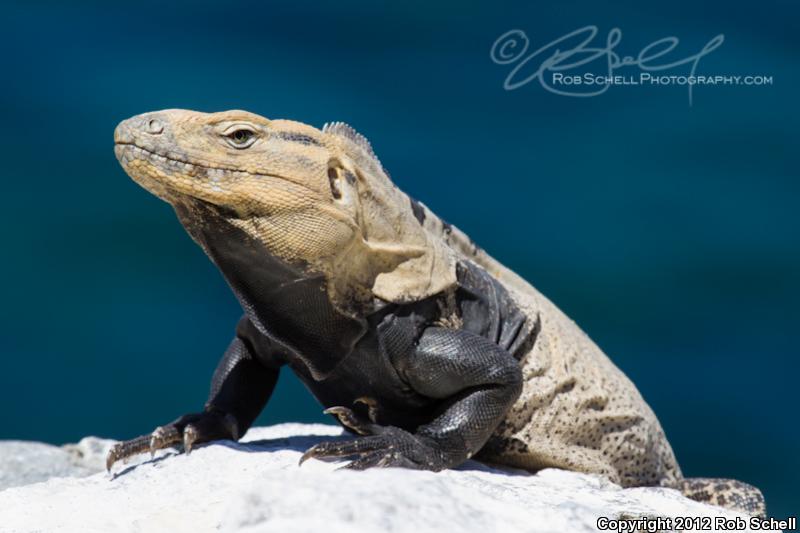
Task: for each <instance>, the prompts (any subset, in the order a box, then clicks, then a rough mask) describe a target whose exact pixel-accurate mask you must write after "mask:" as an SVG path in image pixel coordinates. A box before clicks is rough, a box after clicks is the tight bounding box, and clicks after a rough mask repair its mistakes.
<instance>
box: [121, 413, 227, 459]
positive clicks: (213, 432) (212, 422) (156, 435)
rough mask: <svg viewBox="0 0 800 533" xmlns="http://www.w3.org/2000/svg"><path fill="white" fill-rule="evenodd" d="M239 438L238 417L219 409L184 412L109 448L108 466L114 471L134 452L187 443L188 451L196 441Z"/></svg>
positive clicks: (198, 442)
mask: <svg viewBox="0 0 800 533" xmlns="http://www.w3.org/2000/svg"><path fill="white" fill-rule="evenodd" d="M238 438H239V434H238V428H237V424H236V420H235V419H234V418H233V417H232V416H230V415H225V414H223V413H219V412H203V413H196V414H190V415H184V416H182V417H180V418H179V419H177V420H175V421H174V422H172V423H170V424H167V425H166V426H160V427H158V428H156V430H155V431H153V432H152V433H151V434H150V435H142V436H141V437H136V438H135V439H131V440H126V441H123V442H119V443H117V444H115V445H114V446H113V447H112V448H111V450H110V451H109V452H108V457H107V458H106V469H107V470H108V471H111V467H112V466H114V463H116V462H117V461H119V460H127V459H128V458H130V457H133V456H134V455H138V454H140V453H145V452H150V454H151V455H152V454H154V453H155V452H156V451H157V450H161V449H164V448H169V447H170V446H177V445H183V449H184V451H185V452H186V453H187V454H188V453H190V452H191V451H192V447H193V446H194V445H195V444H200V443H203V442H209V441H212V440H220V439H231V440H237V439H238Z"/></svg>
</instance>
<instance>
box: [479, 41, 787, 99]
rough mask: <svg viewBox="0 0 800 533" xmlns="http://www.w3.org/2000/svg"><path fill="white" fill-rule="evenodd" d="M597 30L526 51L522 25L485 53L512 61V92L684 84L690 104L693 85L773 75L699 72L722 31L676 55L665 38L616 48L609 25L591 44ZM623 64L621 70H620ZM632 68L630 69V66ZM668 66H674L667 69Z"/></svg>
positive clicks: (765, 80)
mask: <svg viewBox="0 0 800 533" xmlns="http://www.w3.org/2000/svg"><path fill="white" fill-rule="evenodd" d="M598 32H599V30H598V28H597V26H585V27H583V28H579V29H577V30H575V31H572V32H570V33H568V34H566V35H564V36H562V37H559V38H558V39H556V40H554V41H551V42H549V43H547V44H545V45H544V46H541V47H539V48H538V49H536V50H534V51H532V52H528V49H529V48H530V40H529V39H528V36H527V35H526V34H525V32H524V31H522V30H517V29H515V30H510V31H507V32H505V33H504V34H503V35H501V36H500V37H498V38H497V40H496V41H495V42H494V44H493V45H492V49H491V51H490V52H489V56H490V57H491V58H492V61H494V62H495V63H497V64H499V65H512V64H513V65H514V67H513V68H512V69H511V72H509V73H508V75H507V76H506V79H505V81H504V82H503V88H504V89H505V90H507V91H513V90H514V89H518V88H520V87H523V86H525V85H527V84H529V83H531V82H534V81H538V82H539V84H540V85H541V86H542V87H543V88H544V89H545V90H547V91H549V92H551V93H555V94H559V95H563V96H576V97H591V96H598V95H601V94H603V93H605V92H606V91H608V90H609V89H610V88H611V87H614V86H625V85H627V86H631V85H654V86H657V85H685V86H686V87H688V92H689V105H692V89H693V88H694V86H695V85H772V82H773V80H772V76H762V75H753V76H749V75H748V76H742V75H702V74H698V73H697V69H698V65H699V64H700V60H702V59H703V58H704V57H706V56H707V55H709V54H711V53H712V52H713V51H714V50H716V49H717V48H719V47H720V46H722V43H723V42H725V36H724V35H723V34H719V35H716V36H715V37H713V38H712V39H711V40H709V41H708V42H707V43H706V44H705V45H704V46H703V47H702V48H701V49H700V50H698V51H696V52H694V53H691V54H688V55H682V56H678V57H677V58H676V57H675V55H676V54H675V53H673V52H674V51H675V50H676V49H677V48H678V46H679V45H680V41H679V39H678V38H677V37H664V38H662V39H658V40H656V41H653V42H652V43H650V44H648V45H647V46H645V47H644V48H642V49H641V50H640V51H639V53H638V54H637V55H636V56H630V55H621V54H620V53H618V52H617V51H616V49H617V45H618V44H619V43H620V41H621V40H622V30H620V29H619V28H613V29H612V30H611V31H609V32H608V36H607V37H606V41H605V43H604V44H603V43H601V44H593V42H594V41H595V38H596V37H597V34H598ZM621 69H626V70H625V71H624V72H625V73H622V72H619V71H620V70H621ZM632 70H634V71H636V70H638V72H634V73H633V74H631V73H630V71H632ZM668 71H673V72H675V71H679V73H669V72H668Z"/></svg>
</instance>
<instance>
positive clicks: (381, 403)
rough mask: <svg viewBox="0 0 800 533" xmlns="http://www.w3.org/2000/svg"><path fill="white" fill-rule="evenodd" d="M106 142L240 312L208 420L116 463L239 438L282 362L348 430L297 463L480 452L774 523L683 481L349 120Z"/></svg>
mask: <svg viewBox="0 0 800 533" xmlns="http://www.w3.org/2000/svg"><path fill="white" fill-rule="evenodd" d="M114 137H115V152H116V155H117V158H118V159H119V161H120V164H121V165H122V167H123V168H124V169H125V171H126V172H127V173H128V174H129V175H130V176H131V177H132V178H133V179H134V180H135V181H136V182H137V183H139V184H140V185H142V186H143V187H144V188H145V189H147V190H148V191H150V192H151V193H153V194H154V195H156V196H158V197H159V198H161V199H162V200H164V201H166V202H168V203H169V204H171V205H172V206H173V207H174V209H175V212H176V214H177V216H178V219H179V220H180V222H181V223H182V224H183V226H184V227H185V228H186V230H187V232H188V233H189V235H190V236H191V237H192V238H193V239H194V240H195V241H196V242H197V244H198V245H200V246H201V247H202V248H203V250H204V251H205V252H206V254H207V255H208V256H209V258H210V259H211V260H212V261H213V262H214V264H215V265H216V266H217V267H218V268H219V270H220V272H221V273H222V275H223V277H224V278H225V279H226V281H227V282H228V284H229V285H230V287H231V289H232V291H233V293H234V294H235V295H236V297H237V298H238V300H239V302H240V304H241V306H242V310H243V317H242V319H241V321H240V323H239V326H238V327H237V330H236V335H235V337H234V339H233V341H232V342H231V345H230V347H229V348H228V350H227V352H226V353H225V355H224V356H223V358H222V361H221V362H220V364H219V366H218V367H217V370H216V372H215V373H214V376H213V378H212V387H211V393H210V395H209V399H208V402H207V403H206V406H205V408H204V409H203V411H202V412H200V413H195V414H191V415H185V416H183V417H180V418H179V419H177V420H176V421H174V422H173V423H171V424H167V425H166V426H162V427H161V428H158V429H157V430H156V431H155V432H154V433H153V434H152V435H149V436H143V437H139V438H136V439H133V440H131V441H127V442H124V443H120V444H119V445H117V446H116V447H115V448H114V449H113V450H112V451H111V452H110V454H109V457H108V466H109V468H111V466H112V465H113V464H114V462H115V461H118V460H122V459H125V458H127V457H129V456H131V455H133V454H136V453H141V452H142V451H147V450H151V451H152V450H156V449H159V448H162V447H166V446H174V445H183V447H184V449H185V450H186V451H187V452H188V451H190V450H191V449H192V447H193V446H195V445H197V444H200V443H203V442H208V441H211V440H216V439H223V438H228V439H237V438H239V436H241V435H243V434H244V433H245V432H246V431H247V429H248V428H249V427H250V425H251V424H252V422H253V420H255V418H256V416H257V415H258V413H259V412H261V410H262V409H263V408H264V406H265V405H266V404H267V401H268V400H269V397H270V395H271V394H272V391H273V389H274V387H275V383H276V382H277V379H278V373H279V372H280V369H281V368H284V367H288V368H289V369H290V370H292V371H293V372H295V373H296V374H297V375H298V377H299V378H300V379H301V380H302V381H303V382H304V383H305V384H306V386H307V387H308V389H309V390H310V392H311V393H312V394H313V395H314V396H315V397H316V398H317V399H318V400H319V401H320V403H321V404H322V405H324V406H325V407H326V412H327V413H328V414H330V415H331V416H334V417H336V419H337V420H338V421H339V422H340V423H341V424H342V425H343V426H344V427H345V428H347V429H348V430H349V431H351V432H352V433H353V434H354V437H353V438H352V439H348V440H344V441H342V440H339V441H331V442H323V443H321V444H318V445H317V446H315V447H313V448H312V449H310V450H308V452H306V454H305V455H304V456H303V460H307V459H310V458H326V457H341V458H350V459H352V461H351V462H350V463H348V464H347V467H348V468H351V469H356V470H360V469H365V468H373V467H386V466H398V467H406V468H418V469H426V470H442V469H445V468H450V467H453V466H457V465H458V464H460V463H462V462H463V461H465V460H466V459H467V458H470V457H473V456H476V457H477V458H478V459H482V460H485V461H491V462H495V463H500V464H505V465H511V466H516V467H521V468H525V469H527V470H530V471H532V472H535V471H537V470H539V469H542V468H547V467H557V468H564V469H569V470H575V471H580V472H587V473H594V474H599V475H603V476H605V477H607V478H608V479H610V480H611V481H613V482H615V483H618V484H620V485H621V486H623V487H635V486H660V487H671V488H675V489H678V490H680V491H682V492H683V493H684V494H686V495H687V496H689V497H691V498H693V499H696V500H698V501H704V502H707V503H711V504H715V505H720V506H723V507H728V508H731V509H736V510H739V511H743V512H747V513H750V514H754V515H764V514H765V512H766V511H765V505H764V499H763V497H762V496H761V493H760V492H759V491H758V489H756V488H755V487H752V486H750V485H747V484H745V483H742V482H738V481H732V480H716V479H703V478H689V479H686V478H684V476H683V474H682V472H681V470H680V467H679V466H678V463H677V461H676V459H675V455H674V454H673V451H672V448H671V447H670V445H669V442H668V441H667V439H666V436H665V435H664V431H663V429H662V428H661V425H660V424H659V422H658V419H657V418H656V416H655V415H654V413H653V412H652V410H651V409H650V407H649V406H648V405H647V404H646V402H645V401H644V399H643V398H642V396H641V395H640V394H639V392H638V390H637V389H636V387H635V386H634V385H633V384H632V383H631V382H630V380H628V378H627V377H626V376H625V375H624V374H623V373H622V372H621V371H620V370H619V369H618V368H617V367H616V366H615V365H614V364H613V363H612V362H611V360H610V359H609V358H608V357H607V356H606V355H605V354H604V353H603V352H602V351H601V350H600V349H599V348H598V347H597V345H595V344H594V343H593V342H592V341H591V340H590V339H589V337H588V336H587V335H586V334H585V333H584V332H583V331H582V330H581V329H580V328H579V327H578V326H577V325H576V324H575V323H574V322H573V321H572V320H570V319H569V318H568V317H566V315H564V313H562V312H561V311H560V310H559V309H558V308H557V307H556V306H555V305H554V304H553V303H552V302H550V301H549V300H548V299H547V298H545V297H544V296H543V295H542V294H541V293H539V292H538V291H537V290H536V289H534V288H533V287H532V286H531V285H529V284H528V283H527V282H526V281H525V280H523V279H522V278H520V277H519V276H517V275H516V274H515V273H514V272H512V271H510V270H508V269H507V268H506V267H504V266H503V265H502V264H501V263H499V262H498V261H496V260H495V259H493V258H492V257H490V256H489V255H488V254H487V253H486V252H485V251H483V250H482V249H481V248H480V247H478V246H477V245H476V244H475V243H474V242H472V240H470V239H469V237H467V236H466V235H465V234H464V233H463V232H461V231H460V230H459V229H458V228H456V227H455V226H452V225H450V224H448V223H446V222H444V221H442V220H441V219H440V218H439V217H438V216H436V215H435V214H434V213H433V212H432V211H431V210H430V209H428V207H426V206H425V205H424V204H423V203H421V202H418V201H416V200H413V199H411V198H409V197H408V196H407V195H406V194H405V193H403V192H402V191H401V190H400V189H398V188H397V187H396V186H395V185H394V183H393V182H392V180H391V179H390V177H389V174H388V173H387V172H386V171H385V170H384V169H383V166H382V165H381V163H380V161H379V160H378V158H377V156H376V155H375V153H374V151H373V150H372V147H371V145H370V143H369V142H368V141H367V140H366V138H365V137H363V136H362V135H360V134H359V133H357V132H356V131H355V130H354V129H353V128H351V127H350V126H348V125H346V124H344V123H341V122H337V123H331V124H327V125H325V127H323V128H322V129H321V130H320V129H316V128H313V127H311V126H308V125H305V124H301V123H299V122H293V121H288V120H270V119H267V118H264V117H261V116H258V115H255V114H252V113H248V112H245V111H226V112H222V113H199V112H195V111H187V110H177V109H172V110H164V111H158V112H154V113H145V114H143V115H138V116H136V117H133V118H131V119H128V120H126V121H124V122H122V123H121V124H120V125H119V126H118V127H117V129H116V131H115V135H114ZM537 201H538V200H537ZM522 237H523V236H521V238H522Z"/></svg>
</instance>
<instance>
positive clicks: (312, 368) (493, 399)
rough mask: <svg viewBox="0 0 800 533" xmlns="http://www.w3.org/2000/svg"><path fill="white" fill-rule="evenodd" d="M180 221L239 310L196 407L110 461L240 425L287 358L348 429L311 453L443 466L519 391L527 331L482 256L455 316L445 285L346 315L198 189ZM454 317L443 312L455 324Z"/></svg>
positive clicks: (318, 283) (362, 463)
mask: <svg viewBox="0 0 800 533" xmlns="http://www.w3.org/2000/svg"><path fill="white" fill-rule="evenodd" d="M176 212H177V213H178V217H179V218H180V220H181V222H182V224H183V225H184V226H185V227H186V229H187V230H188V231H189V233H190V234H191V235H192V237H193V238H194V239H195V240H196V241H197V242H198V243H199V244H200V245H201V246H202V247H203V249H204V250H205V251H206V253H207V254H208V255H209V257H210V258H211V259H212V261H214V263H215V264H216V265H217V267H218V268H219V269H220V271H221V272H222V274H223V276H224V277H225V279H226V281H227V282H228V283H229V285H230V286H231V288H232V289H233V291H234V293H235V294H236V296H237V298H238V299H239V301H240V303H241V305H242V307H243V309H244V311H245V313H244V316H243V317H242V319H241V320H240V322H239V324H238V327H237V328H236V337H235V338H234V340H233V341H232V342H231V344H230V346H229V348H228V350H227V351H226V353H225V355H224V356H223V358H222V360H221V361H220V363H219V365H218V366H217V369H216V371H215V372H214V376H213V378H212V384H211V393H210V395H209V399H208V402H207V403H206V406H205V409H204V410H203V412H202V413H198V414H192V415H185V416H183V417H181V418H179V419H178V420H176V421H174V422H172V423H171V424H168V425H167V426H163V427H161V428H158V429H157V430H156V431H155V432H154V433H153V435H149V436H143V437H139V438H138V439H133V440H131V441H127V442H124V443H120V444H118V445H117V446H116V447H115V449H114V450H112V452H111V454H110V455H109V460H108V466H109V468H110V466H111V465H112V464H113V462H114V461H116V460H118V459H121V458H126V457H127V456H130V455H133V454H134V453H138V452H142V451H147V450H150V451H154V450H155V449H158V448H163V447H167V446H171V445H175V444H180V443H183V444H184V446H185V449H186V450H187V451H190V450H191V447H192V446H193V445H194V444H196V443H201V442H207V441H211V440H215V439H223V438H224V439H234V440H235V439H238V438H239V437H241V436H242V435H244V433H245V432H246V431H247V429H248V428H249V427H250V426H251V424H252V423H253V421H254V420H255V418H256V417H257V416H258V414H259V413H260V412H261V410H262V409H263V407H264V406H265V405H266V403H267V400H268V399H269V397H270V395H271V394H272V391H273V389H274V387H275V383H276V382H277V379H278V373H279V370H280V367H281V366H283V365H288V366H289V367H290V368H291V369H292V370H293V371H294V372H295V373H296V374H297V375H298V376H299V377H300V379H301V380H302V381H303V382H304V383H305V385H306V387H307V388H308V389H309V390H310V391H311V393H312V394H313V395H314V396H315V397H316V398H317V399H318V400H319V401H320V403H322V405H324V406H325V407H326V408H328V410H327V411H326V412H329V413H331V414H334V415H336V416H337V418H338V420H339V421H340V422H341V423H342V425H344V426H345V427H346V428H347V429H348V430H350V431H352V432H354V433H356V434H359V435H360V436H359V437H357V438H355V439H353V440H347V441H341V440H340V441H331V442H323V443H321V444H318V445H316V446H314V447H313V448H311V449H310V450H309V451H308V452H307V453H306V454H305V455H304V456H303V459H302V460H305V459H307V458H309V457H326V456H328V457H331V456H341V457H345V456H347V457H353V458H354V459H355V460H354V461H353V462H351V463H350V464H349V465H348V468H353V469H363V468H368V467H373V466H402V467H408V468H418V469H427V470H442V469H445V468H449V467H452V466H456V465H458V464H460V463H462V462H464V461H465V460H466V459H468V458H469V457H472V456H473V455H474V454H475V453H477V452H478V451H479V450H480V449H481V447H482V446H483V445H484V444H485V443H486V441H487V440H488V438H489V436H490V435H491V434H492V432H493V431H494V429H495V428H496V427H497V425H498V424H499V423H500V421H501V420H502V419H503V417H504V415H505V414H506V412H507V411H508V409H509V408H510V407H511V406H512V405H513V403H514V401H515V400H516V399H517V397H518V396H519V393H520V391H521V388H522V374H521V370H520V365H519V361H518V358H519V356H520V355H521V354H522V353H524V352H525V351H526V350H527V349H529V348H530V346H531V344H532V343H533V342H534V341H535V337H536V333H537V331H538V330H537V325H538V324H530V321H526V319H525V317H524V315H523V314H522V313H521V312H519V311H518V310H517V308H516V306H515V305H514V304H513V302H512V301H511V299H510V297H509V296H508V294H507V292H506V290H505V289H504V288H503V287H502V286H501V285H500V284H499V283H498V282H496V281H495V280H493V279H492V278H491V277H490V276H489V275H488V274H487V273H486V272H484V271H483V270H482V269H480V268H478V267H476V266H474V265H472V264H470V263H461V264H459V265H458V279H459V287H458V289H457V290H456V291H455V298H454V299H453V298H451V299H450V301H451V302H454V303H455V307H456V316H457V317H458V320H459V321H460V324H459V326H460V327H459V328H458V329H451V328H449V327H443V326H442V325H441V324H442V323H443V322H442V320H441V319H442V318H443V317H442V316H441V315H442V309H443V307H442V305H443V303H444V302H445V300H446V299H447V298H446V295H437V296H434V297H432V298H428V299H425V300H422V301H419V302H414V303H410V304H404V305H397V304H385V305H383V306H382V307H380V308H379V309H378V310H377V311H374V312H372V313H370V314H368V315H367V316H363V317H361V316H359V317H352V316H347V315H345V314H343V313H341V312H339V311H337V309H335V308H334V307H333V306H332V305H331V303H330V302H329V300H328V298H327V294H326V292H325V283H324V279H323V278H322V277H314V276H311V277H309V276H308V275H307V274H304V270H303V268H302V265H294V266H293V265H287V264H286V263H284V262H282V261H280V260H278V259H277V258H275V257H273V256H271V255H270V254H269V253H268V252H267V251H266V249H265V248H264V247H263V246H261V245H260V244H259V243H257V242H256V241H254V240H253V239H251V238H250V237H249V236H248V235H247V234H246V233H245V232H243V231H241V230H239V229H237V228H235V227H234V226H233V225H231V224H230V223H229V222H228V221H227V219H226V217H227V216H229V215H228V214H226V213H225V212H224V211H222V210H220V209H219V208H217V207H215V206H213V205H211V204H206V203H203V202H199V201H193V202H192V204H191V205H186V206H180V205H179V206H176ZM451 327H452V326H451Z"/></svg>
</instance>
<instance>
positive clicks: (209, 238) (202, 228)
mask: <svg viewBox="0 0 800 533" xmlns="http://www.w3.org/2000/svg"><path fill="white" fill-rule="evenodd" d="M174 207H175V211H176V213H177V215H178V218H179V220H180V221H181V224H183V226H184V227H185V228H186V230H187V231H188V232H189V234H190V235H191V236H192V238H193V239H194V240H195V241H196V242H197V243H198V244H199V245H200V246H201V247H202V248H203V250H204V251H205V252H206V255H208V256H209V258H210V259H211V260H212V261H213V262H214V264H215V265H216V266H217V268H219V270H220V272H221V273H222V275H223V277H224V278H225V280H226V281H227V282H228V284H229V285H230V287H231V289H232V290H233V292H234V294H235V295H236V297H237V299H238V300H239V303H240V305H241V306H242V308H243V310H244V312H245V314H246V315H247V316H248V318H249V319H250V320H251V321H252V322H253V324H254V325H255V326H256V328H257V329H258V330H259V331H260V332H261V333H262V334H264V335H266V336H267V337H269V338H270V339H271V340H272V341H273V342H275V343H277V344H278V345H279V346H280V347H281V348H283V349H284V351H285V352H286V353H287V354H289V355H290V356H292V357H297V358H299V359H300V360H301V362H302V363H303V364H304V365H305V366H306V367H307V368H308V370H309V372H310V374H311V375H312V376H313V377H314V378H315V379H322V378H324V377H325V376H327V375H328V374H329V373H330V372H331V371H332V370H333V369H334V368H335V367H336V366H337V365H338V364H339V363H340V362H341V361H342V360H343V359H344V358H345V357H346V356H347V355H348V354H349V353H350V352H351V351H352V348H353V346H354V345H355V343H356V342H358V340H359V339H360V338H361V336H362V335H363V333H364V331H365V329H366V321H365V320H363V319H358V318H354V317H352V316H347V315H345V314H343V313H341V312H340V311H339V310H337V309H336V308H335V307H334V306H333V305H332V304H331V302H330V299H329V297H328V293H327V288H326V280H325V278H324V276H322V275H321V274H313V273H312V274H309V273H308V272H307V271H306V269H305V268H304V265H300V264H295V265H292V264H288V263H286V262H285V261H283V260H281V259H279V258H277V257H275V256H274V255H272V254H270V253H269V252H268V251H267V249H266V248H265V247H264V246H263V245H262V244H261V243H260V242H258V241H257V240H255V239H253V238H252V237H251V236H250V235H248V233H247V232H245V231H243V230H241V229H240V228H238V227H237V225H236V224H234V223H232V221H231V219H230V217H231V216H232V215H231V214H229V213H225V212H224V210H222V209H221V208H219V207H217V206H214V205H213V204H208V203H206V202H202V201H198V200H194V199H187V200H185V201H181V202H176V203H175V204H174ZM320 324H324V325H325V327H323V328H321V327H320Z"/></svg>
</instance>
